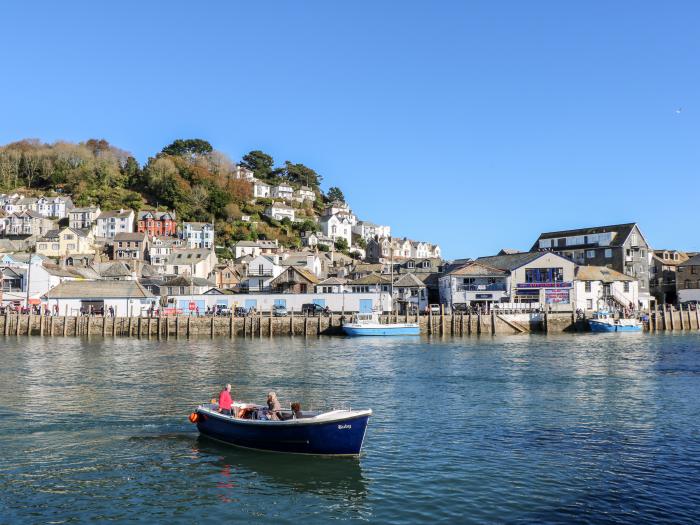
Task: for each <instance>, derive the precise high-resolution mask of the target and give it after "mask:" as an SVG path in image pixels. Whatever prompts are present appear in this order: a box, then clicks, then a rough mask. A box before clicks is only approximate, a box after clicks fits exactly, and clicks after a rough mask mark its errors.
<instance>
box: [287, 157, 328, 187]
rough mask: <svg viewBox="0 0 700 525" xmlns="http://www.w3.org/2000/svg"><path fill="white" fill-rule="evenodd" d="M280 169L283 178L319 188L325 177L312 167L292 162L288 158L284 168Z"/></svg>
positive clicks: (301, 184)
mask: <svg viewBox="0 0 700 525" xmlns="http://www.w3.org/2000/svg"><path fill="white" fill-rule="evenodd" d="M280 171H281V176H282V178H283V179H285V180H287V181H289V182H292V183H294V184H299V185H300V186H310V187H312V188H318V186H319V184H320V183H321V180H322V179H323V177H321V176H320V175H319V174H318V173H316V172H315V171H314V170H312V169H311V168H308V167H306V166H304V165H303V164H292V163H291V162H289V161H288V160H286V161H285V162H284V168H282V169H281V170H280Z"/></svg>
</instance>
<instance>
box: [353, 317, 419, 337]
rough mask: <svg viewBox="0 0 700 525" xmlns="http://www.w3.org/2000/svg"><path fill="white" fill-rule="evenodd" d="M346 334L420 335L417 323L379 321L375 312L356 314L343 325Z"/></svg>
mask: <svg viewBox="0 0 700 525" xmlns="http://www.w3.org/2000/svg"><path fill="white" fill-rule="evenodd" d="M343 331H344V332H345V334H346V335H350V336H362V335H382V336H384V335H420V326H418V323H386V324H383V323H380V322H379V315H378V314H376V313H368V314H357V315H356V316H355V320H354V321H353V322H351V323H348V324H344V325H343Z"/></svg>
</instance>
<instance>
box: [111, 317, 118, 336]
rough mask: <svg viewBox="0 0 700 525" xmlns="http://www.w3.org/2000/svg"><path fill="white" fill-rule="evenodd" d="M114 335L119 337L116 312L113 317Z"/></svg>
mask: <svg viewBox="0 0 700 525" xmlns="http://www.w3.org/2000/svg"><path fill="white" fill-rule="evenodd" d="M112 337H117V315H116V312H115V315H114V317H112Z"/></svg>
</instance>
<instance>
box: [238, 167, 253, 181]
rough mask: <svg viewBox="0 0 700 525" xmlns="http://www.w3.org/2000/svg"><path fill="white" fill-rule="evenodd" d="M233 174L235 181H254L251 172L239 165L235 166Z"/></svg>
mask: <svg viewBox="0 0 700 525" xmlns="http://www.w3.org/2000/svg"><path fill="white" fill-rule="evenodd" d="M233 174H234V177H235V178H237V179H242V180H247V181H248V182H253V181H254V180H255V175H254V174H253V172H252V171H251V170H249V169H248V168H246V167H244V166H241V165H240V164H236V167H235V168H234V170H233Z"/></svg>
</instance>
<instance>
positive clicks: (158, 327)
mask: <svg viewBox="0 0 700 525" xmlns="http://www.w3.org/2000/svg"><path fill="white" fill-rule="evenodd" d="M160 325H161V322H160V315H158V317H156V330H157V331H158V339H159V340H160V335H161V332H162V329H161V327H160Z"/></svg>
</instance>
